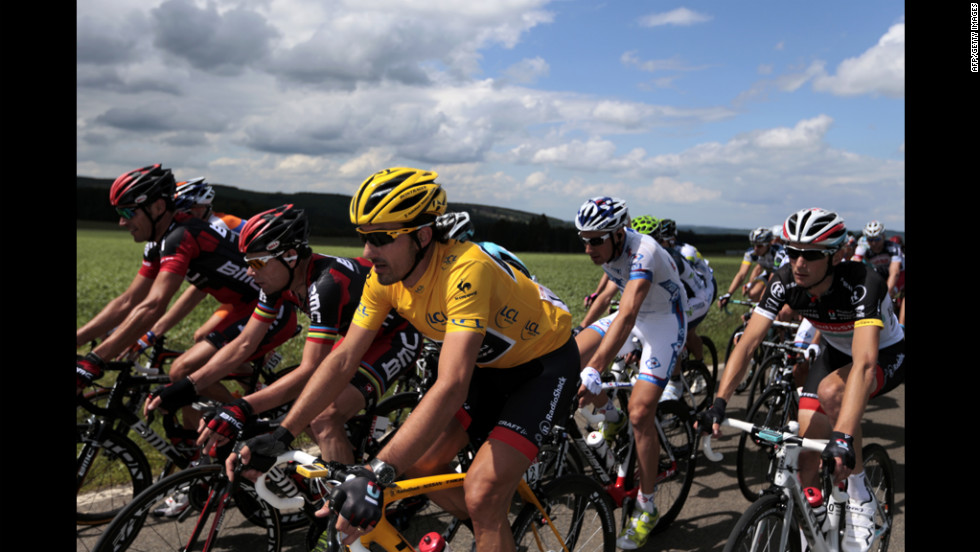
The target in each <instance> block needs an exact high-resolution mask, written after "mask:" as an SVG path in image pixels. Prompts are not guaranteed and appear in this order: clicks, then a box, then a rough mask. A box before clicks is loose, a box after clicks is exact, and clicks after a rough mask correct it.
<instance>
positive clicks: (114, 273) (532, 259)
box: [75, 228, 742, 364]
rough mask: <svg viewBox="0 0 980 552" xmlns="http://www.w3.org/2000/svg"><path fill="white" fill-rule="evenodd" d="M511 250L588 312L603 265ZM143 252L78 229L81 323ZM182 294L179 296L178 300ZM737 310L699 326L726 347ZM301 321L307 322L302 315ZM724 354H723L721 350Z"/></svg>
mask: <svg viewBox="0 0 980 552" xmlns="http://www.w3.org/2000/svg"><path fill="white" fill-rule="evenodd" d="M312 245H313V250H314V251H316V252H318V253H324V254H329V255H338V256H356V255H360V254H361V248H360V247H352V246H342V245H334V244H330V243H327V242H325V241H323V242H321V241H317V240H315V239H314V240H313V243H312ZM504 245H507V244H504ZM509 249H511V250H512V251H514V252H515V253H516V254H517V255H519V256H520V257H521V259H522V260H523V261H524V262H525V263H526V264H527V265H528V267H529V268H530V269H531V271H532V273H534V274H535V275H536V276H537V277H538V280H539V281H540V282H541V283H542V284H544V285H545V286H547V287H548V288H550V289H551V290H552V291H553V292H555V293H556V294H558V296H559V297H561V298H562V299H564V300H565V302H566V303H568V305H569V307H570V308H571V311H572V317H573V320H574V321H575V322H576V323H577V322H578V321H580V320H581V319H582V317H583V316H584V315H585V309H584V308H583V306H582V298H583V297H584V296H585V295H587V294H588V293H591V292H592V291H594V290H595V287H596V284H597V283H598V281H599V278H600V276H601V275H602V272H601V269H600V268H599V267H597V266H595V265H593V264H592V262H591V261H590V260H589V258H588V257H587V256H586V255H585V254H584V253H583V254H567V253H557V254H548V253H522V252H521V251H520V248H518V247H514V248H509ZM142 251H143V245H142V244H137V243H134V242H133V240H132V238H131V237H130V236H129V234H128V233H127V232H125V231H123V230H121V229H117V228H79V229H78V230H77V231H76V253H77V257H76V269H77V274H76V279H77V285H76V311H75V314H76V327H81V326H82V325H83V324H84V323H85V322H86V321H88V320H89V319H91V318H92V317H93V316H95V314H96V313H98V312H99V310H100V309H102V307H103V306H104V305H105V304H106V303H107V302H108V301H109V300H110V299H112V298H113V297H115V296H116V295H118V294H119V293H122V292H123V291H124V290H125V289H126V287H127V286H128V285H129V283H130V282H131V281H132V279H133V277H134V276H135V274H136V271H137V270H138V269H139V266H140V262H141V254H142ZM708 260H709V261H710V263H711V266H712V267H713V268H714V270H715V278H716V279H717V280H718V282H719V287H720V288H722V290H724V289H725V288H726V287H727V286H728V283H729V282H731V279H732V277H733V276H734V275H735V272H736V271H737V270H738V266H739V263H740V261H741V257H709V258H708ZM183 285H184V286H186V285H187V284H186V283H185V284H183ZM181 290H183V287H182V288H181ZM179 295H180V294H179V293H178V294H177V295H175V299H176V297H178V296H179ZM217 306H218V304H217V302H216V301H215V300H214V299H213V298H212V297H210V296H208V297H207V298H206V299H205V302H204V303H202V305H201V306H199V307H198V308H197V309H196V311H195V312H193V313H191V315H190V316H188V317H187V318H186V319H185V320H184V321H183V322H181V323H180V324H179V325H178V326H177V327H175V328H174V329H173V330H171V331H170V333H169V334H168V335H167V339H168V342H167V343H168V346H170V347H174V348H181V349H182V348H187V347H189V346H190V345H191V344H192V342H193V335H194V330H195V329H196V328H197V327H198V326H199V325H200V324H202V323H204V321H205V320H206V319H207V318H208V316H209V315H210V314H211V312H213V311H214V309H215V308H217ZM736 312H742V309H741V308H739V307H734V308H733V309H732V314H725V313H724V312H721V311H719V310H718V309H717V307H713V308H712V309H711V312H710V314H709V315H708V318H707V319H705V321H704V322H702V323H701V325H700V326H699V328H698V333H699V334H700V335H703V336H708V337H710V338H711V340H712V341H714V342H715V344H716V346H718V347H719V348H720V349H723V348H724V343H725V341H726V340H727V339H728V336H729V335H730V334H731V332H732V330H733V329H734V328H735V326H736V325H737V324H738V317H737V316H736V315H735V313H736ZM300 322H301V323H302V324H304V326H306V325H307V324H308V321H307V320H306V319H305V317H304V316H302V315H300ZM302 347H303V339H302V338H294V339H292V340H291V341H289V342H288V343H287V344H286V345H284V347H283V348H282V349H281V351H280V352H282V353H283V356H284V361H285V362H289V363H290V364H293V363H297V362H299V359H300V357H301V355H302ZM719 354H720V355H723V354H724V353H723V351H720V352H719ZM719 360H721V359H719Z"/></svg>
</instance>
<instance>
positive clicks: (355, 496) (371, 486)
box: [330, 467, 383, 529]
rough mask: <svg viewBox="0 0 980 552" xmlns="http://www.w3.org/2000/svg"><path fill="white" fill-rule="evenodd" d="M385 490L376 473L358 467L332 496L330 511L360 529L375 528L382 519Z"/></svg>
mask: <svg viewBox="0 0 980 552" xmlns="http://www.w3.org/2000/svg"><path fill="white" fill-rule="evenodd" d="M382 491H383V488H382V486H381V484H380V483H378V479H377V476H375V474H374V472H372V471H370V470H367V469H364V468H363V467H357V468H354V469H352V470H351V472H350V475H348V476H347V480H346V481H344V482H343V483H341V484H340V485H339V486H338V487H337V488H336V489H334V491H333V493H331V495H330V509H331V510H333V511H334V512H337V513H339V514H340V515H341V516H343V517H344V518H345V519H346V520H347V522H348V523H350V524H351V525H353V526H354V527H357V528H359V529H367V528H370V527H374V526H375V524H377V523H378V520H380V519H381V503H382V499H381V494H382Z"/></svg>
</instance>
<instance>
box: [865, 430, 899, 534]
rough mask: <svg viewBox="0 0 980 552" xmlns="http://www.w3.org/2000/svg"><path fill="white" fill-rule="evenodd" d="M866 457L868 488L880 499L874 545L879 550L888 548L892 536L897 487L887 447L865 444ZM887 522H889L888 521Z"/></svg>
mask: <svg viewBox="0 0 980 552" xmlns="http://www.w3.org/2000/svg"><path fill="white" fill-rule="evenodd" d="M861 456H862V458H864V478H865V481H866V482H867V484H868V489H869V490H870V491H871V492H872V493H874V495H875V498H877V499H878V506H879V510H878V515H877V516H875V527H876V531H875V532H876V533H879V536H878V538H877V539H878V543H877V544H876V545H875V546H873V547H872V550H876V551H877V552H885V551H886V550H888V541H889V539H890V538H891V525H892V514H893V511H894V506H895V487H894V477H893V475H892V460H891V458H890V457H889V456H888V453H887V452H886V451H885V448H884V447H883V446H881V445H879V444H877V443H870V444H867V445H864V448H862V449H861ZM886 522H887V523H886Z"/></svg>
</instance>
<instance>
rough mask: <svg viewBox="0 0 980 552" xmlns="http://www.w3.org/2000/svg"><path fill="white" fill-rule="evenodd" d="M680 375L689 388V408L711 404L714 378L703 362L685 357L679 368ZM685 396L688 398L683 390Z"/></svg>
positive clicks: (695, 408) (713, 394)
mask: <svg viewBox="0 0 980 552" xmlns="http://www.w3.org/2000/svg"><path fill="white" fill-rule="evenodd" d="M681 375H682V376H683V377H684V381H685V382H686V383H687V388H688V390H690V393H691V395H690V401H691V408H692V409H693V411H694V412H701V411H702V410H704V409H706V408H708V407H709V406H711V401H713V400H714V396H715V393H714V390H715V380H714V379H713V378H712V377H711V371H710V370H709V369H708V367H707V366H705V364H704V363H703V362H701V361H699V360H694V359H693V358H690V359H687V360H686V361H685V362H684V363H683V365H682V368H681ZM685 398H688V397H687V395H686V391H685Z"/></svg>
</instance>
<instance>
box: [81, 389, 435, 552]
mask: <svg viewBox="0 0 980 552" xmlns="http://www.w3.org/2000/svg"><path fill="white" fill-rule="evenodd" d="M417 404H418V395H417V394H414V393H404V394H399V395H392V396H390V397H387V398H385V399H383V400H382V401H380V402H379V403H378V404H377V405H376V406H375V407H374V409H373V410H372V411H371V412H361V413H359V414H358V415H357V416H354V417H353V418H351V419H350V420H348V422H347V424H346V427H347V435H348V439H349V440H350V442H351V444H352V446H353V448H354V457H355V458H357V459H360V460H365V461H366V460H368V459H370V458H372V457H373V456H374V455H375V454H376V453H377V452H378V451H379V450H381V448H383V447H384V445H385V444H387V442H388V441H389V440H390V439H391V437H392V435H394V433H395V432H396V431H397V429H398V428H399V427H400V426H401V424H402V423H403V422H404V420H405V419H406V418H407V417H408V413H409V412H410V411H411V409H412V408H414V407H415V405H417ZM275 425H276V422H274V421H270V420H259V421H257V422H255V423H253V424H250V426H249V428H247V431H248V433H247V435H248V436H252V435H257V434H259V433H262V432H263V431H268V430H270V429H272V427H273V426H275ZM242 439H243V440H244V439H245V436H243V437H242ZM233 446H234V444H233V443H232V444H228V445H225V447H222V448H221V451H220V452H216V453H215V454H214V455H213V457H214V460H213V461H211V462H209V463H202V464H199V465H196V466H192V467H188V468H186V469H184V470H181V471H179V472H177V473H175V474H172V475H170V476H168V477H165V478H162V479H160V480H159V481H157V482H155V483H154V484H152V485H150V486H149V487H148V488H146V489H145V490H143V491H142V492H141V493H140V494H138V495H137V496H136V497H135V498H134V499H133V500H132V501H130V502H129V503H128V504H127V505H126V506H125V507H123V508H122V509H121V510H120V511H119V514H118V515H117V516H116V517H115V518H114V519H113V520H112V521H111V522H110V523H109V525H108V526H107V527H106V529H105V531H104V532H103V534H102V536H101V537H100V538H99V540H98V542H97V543H96V545H95V548H94V550H96V551H114V552H121V551H123V550H158V549H179V550H185V549H186V550H190V549H192V548H193V549H195V550H196V549H197V548H195V547H196V546H203V547H204V550H228V549H240V548H241V546H242V543H243V542H245V543H250V544H251V545H253V546H254V543H256V542H261V543H263V544H262V547H263V549H264V550H267V551H269V552H272V551H278V550H280V548H281V547H282V545H283V543H284V539H283V536H284V533H286V532H288V531H291V530H293V529H298V528H302V527H305V526H307V525H308V523H309V521H310V517H309V516H307V515H306V514H304V513H302V512H287V513H285V514H280V512H279V511H278V510H276V509H275V508H271V507H269V505H268V504H267V503H266V502H265V501H263V500H260V499H259V497H258V495H257V494H256V493H255V489H254V485H253V484H252V483H251V482H249V481H248V480H247V479H245V478H244V477H241V476H238V475H237V474H236V477H235V478H234V481H233V482H231V483H229V481H228V479H227V477H226V474H225V469H224V462H223V459H224V458H225V457H227V454H228V453H229V452H230V451H231V449H232V447H233ZM311 457H312V456H311ZM209 458H212V455H209ZM266 476H267V477H268V478H269V480H271V481H273V482H274V483H275V486H276V488H277V491H276V492H277V493H279V494H281V495H282V496H283V497H296V496H299V495H301V494H306V495H308V496H310V499H311V500H315V499H316V498H318V497H314V496H313V495H310V494H309V493H310V489H308V488H307V487H306V486H305V484H304V482H303V480H302V478H300V477H298V476H295V474H294V471H293V470H290V469H280V468H278V467H274V468H273V469H271V470H270V471H269V472H267V474H266ZM178 494H182V495H185V496H187V497H188V499H189V500H188V503H189V505H188V507H187V508H186V509H185V510H183V511H182V512H180V513H179V514H178V515H176V516H174V517H166V516H157V515H154V514H153V512H154V511H156V510H157V509H158V508H160V507H161V506H162V505H163V504H164V502H165V501H166V499H167V498H168V497H171V496H174V495H178ZM314 542H315V541H314Z"/></svg>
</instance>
